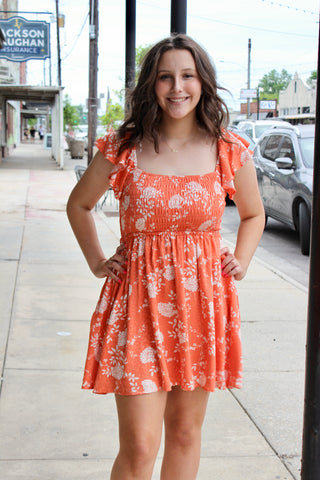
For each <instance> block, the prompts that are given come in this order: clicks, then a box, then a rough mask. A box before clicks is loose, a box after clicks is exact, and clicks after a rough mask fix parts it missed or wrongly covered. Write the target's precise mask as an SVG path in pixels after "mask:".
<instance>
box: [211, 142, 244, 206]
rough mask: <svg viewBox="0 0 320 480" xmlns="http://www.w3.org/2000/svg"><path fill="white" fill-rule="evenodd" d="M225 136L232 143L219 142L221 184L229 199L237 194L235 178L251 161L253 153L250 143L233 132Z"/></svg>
mask: <svg viewBox="0 0 320 480" xmlns="http://www.w3.org/2000/svg"><path fill="white" fill-rule="evenodd" d="M224 136H225V138H226V139H228V140H229V141H230V142H232V143H228V142H226V141H225V140H223V139H222V138H220V139H219V140H218V150H219V163H220V172H221V184H222V187H223V188H224V190H225V192H226V193H228V195H229V198H230V199H232V197H233V195H234V194H235V193H236V190H235V187H234V182H233V179H234V176H235V173H236V171H237V170H239V169H240V168H241V167H242V166H243V165H244V164H245V163H246V162H247V161H249V160H251V158H252V152H251V150H249V149H248V146H249V143H248V142H247V141H246V140H244V139H243V138H241V137H240V136H238V135H237V134H236V133H233V132H225V133H224Z"/></svg>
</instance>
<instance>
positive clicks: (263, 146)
mask: <svg viewBox="0 0 320 480" xmlns="http://www.w3.org/2000/svg"><path fill="white" fill-rule="evenodd" d="M268 140H269V137H264V138H263V139H262V140H261V142H260V143H259V147H260V153H261V155H262V156H264V149H265V148H266V144H267V141H268Z"/></svg>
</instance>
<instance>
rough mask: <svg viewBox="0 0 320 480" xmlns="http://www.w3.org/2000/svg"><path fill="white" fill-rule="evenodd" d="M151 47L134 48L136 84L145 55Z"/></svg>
mask: <svg viewBox="0 0 320 480" xmlns="http://www.w3.org/2000/svg"><path fill="white" fill-rule="evenodd" d="M151 47H152V45H151V44H150V45H145V46H144V47H143V46H142V45H140V46H139V47H137V48H136V83H137V80H138V77H139V75H140V72H141V66H142V62H143V59H144V57H145V55H146V54H147V53H148V52H149V50H150V48H151Z"/></svg>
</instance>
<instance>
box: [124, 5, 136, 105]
mask: <svg viewBox="0 0 320 480" xmlns="http://www.w3.org/2000/svg"><path fill="white" fill-rule="evenodd" d="M135 77H136V0H126V78H125V87H126V98H125V110H126V112H127V111H128V100H127V92H130V90H132V89H133V88H134V85H135V81H136V78H135Z"/></svg>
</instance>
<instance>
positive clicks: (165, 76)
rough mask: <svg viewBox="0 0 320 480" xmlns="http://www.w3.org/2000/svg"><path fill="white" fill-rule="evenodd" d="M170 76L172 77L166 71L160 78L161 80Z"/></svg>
mask: <svg viewBox="0 0 320 480" xmlns="http://www.w3.org/2000/svg"><path fill="white" fill-rule="evenodd" d="M168 78H170V75H168V74H166V73H164V74H163V75H160V77H159V79H160V80H167V79H168Z"/></svg>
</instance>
